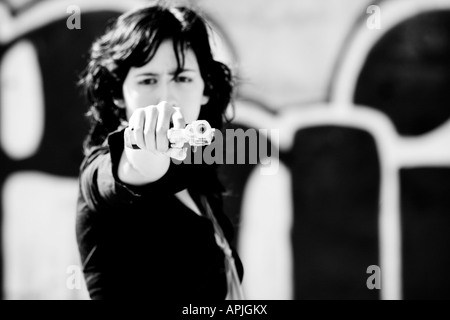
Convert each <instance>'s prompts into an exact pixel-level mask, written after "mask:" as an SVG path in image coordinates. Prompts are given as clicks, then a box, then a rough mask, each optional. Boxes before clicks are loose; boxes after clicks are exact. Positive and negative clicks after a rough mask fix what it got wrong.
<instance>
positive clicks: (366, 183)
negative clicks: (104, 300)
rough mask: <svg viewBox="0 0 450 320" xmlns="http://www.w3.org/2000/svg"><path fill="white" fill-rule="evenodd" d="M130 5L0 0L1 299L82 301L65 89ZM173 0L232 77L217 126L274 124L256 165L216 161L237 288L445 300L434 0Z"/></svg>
mask: <svg viewBox="0 0 450 320" xmlns="http://www.w3.org/2000/svg"><path fill="white" fill-rule="evenodd" d="M148 2H149V1H145V0H143V1H137V0H136V1H124V0H115V1H111V0H110V1H106V0H89V1H86V0H84V1H82V0H79V1H75V0H73V1H64V0H63V1H60V0H58V1H56V0H34V1H33V0H1V1H0V190H1V197H0V219H1V220H0V221H1V222H0V236H1V238H0V239H1V240H0V245H1V247H0V248H1V250H0V262H1V263H0V275H1V280H0V289H1V298H2V299H10V300H18V299H58V300H63V299H76V300H79V299H88V296H87V293H86V288H85V286H84V281H83V279H82V275H81V265H80V261H79V257H78V252H77V248H76V242H75V206H76V199H77V175H78V167H79V165H80V162H81V159H82V149H81V143H82V140H83V138H84V136H85V134H86V132H87V123H86V122H85V120H84V116H83V115H84V113H85V111H86V110H87V105H86V104H85V101H84V100H83V98H82V96H81V95H80V92H79V91H78V89H77V88H76V85H75V84H76V81H77V79H78V74H79V73H80V72H81V70H82V69H83V67H84V66H85V64H86V58H87V52H88V49H89V46H90V44H91V43H92V41H93V40H94V39H95V38H96V37H97V36H99V35H100V34H102V32H103V31H104V28H105V26H106V23H107V22H108V20H109V19H111V18H113V17H116V16H117V15H119V14H120V13H121V12H123V11H126V10H128V9H131V8H134V7H136V6H139V5H142V4H145V3H148ZM187 2H189V1H187ZM190 2H191V3H193V4H195V5H197V6H199V8H201V9H202V10H203V11H204V13H205V14H206V15H207V16H208V18H209V19H210V20H211V23H212V25H213V26H214V27H215V30H216V34H215V35H214V45H215V51H216V52H215V53H216V55H217V58H218V59H220V60H223V61H224V62H226V63H228V64H229V65H230V66H231V67H232V69H233V70H234V71H235V73H236V74H237V75H238V76H239V79H240V81H239V86H238V90H237V98H236V103H235V119H234V121H233V126H234V127H239V128H244V129H249V128H254V129H268V130H277V132H278V133H279V136H273V135H272V136H269V138H271V139H269V142H270V145H271V147H272V151H273V152H272V161H275V162H273V163H277V165H278V166H277V170H276V172H274V173H273V174H271V175H264V174H262V173H261V172H262V171H261V170H260V169H261V168H262V167H263V166H262V165H258V164H250V163H249V164H245V165H237V164H236V165H225V166H223V167H222V168H221V171H220V174H221V179H222V180H223V182H224V184H225V185H226V187H227V188H228V190H229V192H228V193H227V196H226V202H225V206H226V207H225V209H226V213H227V214H228V215H229V217H230V218H231V220H232V221H233V223H234V224H235V226H236V230H237V238H236V243H235V245H236V247H237V248H238V250H239V253H240V255H241V257H242V260H243V263H244V267H245V279H244V289H245V292H246V295H247V298H249V299H270V300H277V299H281V300H291V299H295V300H299V299H342V300H344V299H352V300H354V299H374V300H376V299H448V298H450V293H449V292H450V291H449V290H448V287H449V286H450V273H449V272H447V267H448V266H450V254H449V252H450V250H449V248H450V232H449V231H450V197H449V196H448V193H449V191H448V190H450V148H449V142H450V122H449V116H450V107H449V102H450V101H449V100H450V97H449V95H448V88H449V87H450V0H385V1H366V0H364V1H363V0H321V1H313V0H296V1H292V0H278V1H269V0H246V1H237V0H226V1H225V0H192V1H190ZM74 6H75V7H74ZM77 9H79V13H80V19H79V20H74V19H76V18H75V16H74V14H75V15H76V14H77ZM77 21H78V22H79V23H80V25H79V27H80V28H77V25H76V22H77ZM259 132H260V138H261V139H265V138H266V137H265V134H264V131H259ZM275 157H276V159H275ZM259 160H261V161H263V160H264V159H259ZM373 266H376V267H379V269H377V270H379V272H378V273H377V272H375V274H373V271H369V270H373V269H371V268H370V267H373ZM378 282H379V283H378ZM370 284H373V285H376V287H375V288H373V286H371V285H370Z"/></svg>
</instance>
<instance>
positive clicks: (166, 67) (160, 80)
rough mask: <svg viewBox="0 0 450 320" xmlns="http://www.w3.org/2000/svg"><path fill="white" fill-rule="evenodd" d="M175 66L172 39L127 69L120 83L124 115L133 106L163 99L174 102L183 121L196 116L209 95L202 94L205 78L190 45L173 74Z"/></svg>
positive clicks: (145, 104) (129, 114)
mask: <svg viewBox="0 0 450 320" xmlns="http://www.w3.org/2000/svg"><path fill="white" fill-rule="evenodd" d="M177 66H178V65H177V59H176V56H175V52H174V49H173V43H172V40H166V41H164V42H162V43H161V45H160V46H159V48H158V50H157V51H156V54H155V56H154V57H153V58H152V59H151V60H150V61H149V62H148V63H147V64H146V65H144V66H142V67H137V68H136V67H132V68H131V69H130V70H129V71H128V74H127V76H126V78H125V81H124V82H123V86H122V90H123V98H124V99H123V101H122V104H124V105H123V106H124V107H125V108H126V114H127V119H129V118H130V116H131V115H132V114H133V112H134V111H135V110H136V109H138V108H143V107H147V106H150V105H157V104H158V103H160V102H162V101H167V102H169V103H173V104H176V106H177V107H179V108H180V109H181V112H182V114H183V116H184V119H185V121H186V123H190V122H192V121H194V120H197V119H198V115H199V114H200V108H201V106H202V105H204V104H206V103H207V102H208V97H207V96H205V95H204V91H205V82H204V81H203V78H202V76H201V74H200V68H199V65H198V61H197V58H196V56H195V54H194V52H193V51H192V49H188V50H187V51H186V53H185V63H184V66H183V70H181V72H180V73H178V74H175V72H176V70H177Z"/></svg>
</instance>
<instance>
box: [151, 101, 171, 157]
mask: <svg viewBox="0 0 450 320" xmlns="http://www.w3.org/2000/svg"><path fill="white" fill-rule="evenodd" d="M157 108H158V121H157V123H156V150H157V151H159V152H161V153H166V152H167V151H168V150H169V139H168V138H167V131H168V130H169V128H170V121H171V118H172V114H173V113H174V112H175V109H174V107H173V106H171V105H169V104H168V103H167V102H162V103H160V104H158V106H157Z"/></svg>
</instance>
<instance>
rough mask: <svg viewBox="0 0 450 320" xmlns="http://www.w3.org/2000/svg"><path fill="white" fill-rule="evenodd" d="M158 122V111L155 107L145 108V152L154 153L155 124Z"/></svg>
mask: <svg viewBox="0 0 450 320" xmlns="http://www.w3.org/2000/svg"><path fill="white" fill-rule="evenodd" d="M157 121H158V109H157V108H156V106H151V107H147V108H145V124H144V139H145V145H146V147H147V150H148V151H150V152H155V151H156V134H155V130H156V124H157Z"/></svg>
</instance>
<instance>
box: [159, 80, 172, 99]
mask: <svg viewBox="0 0 450 320" xmlns="http://www.w3.org/2000/svg"><path fill="white" fill-rule="evenodd" d="M161 101H167V102H176V95H175V90H174V88H173V85H172V83H171V82H169V81H166V82H164V83H162V84H161V86H160V90H159V102H161Z"/></svg>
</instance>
